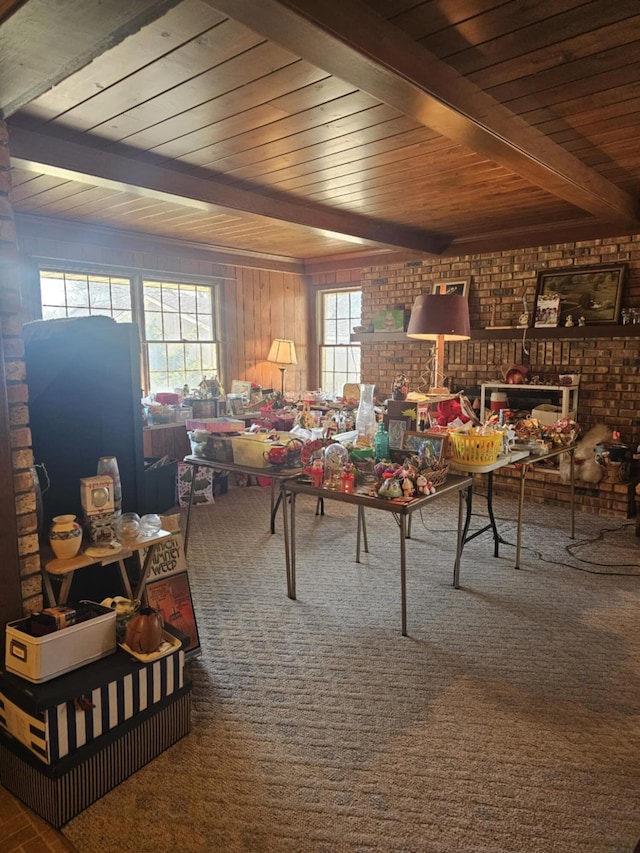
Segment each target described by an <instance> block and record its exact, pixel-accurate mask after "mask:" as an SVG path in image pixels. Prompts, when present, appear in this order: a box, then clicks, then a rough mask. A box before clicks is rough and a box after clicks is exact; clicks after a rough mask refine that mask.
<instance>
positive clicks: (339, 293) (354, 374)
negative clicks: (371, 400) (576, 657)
mask: <svg viewBox="0 0 640 853" xmlns="http://www.w3.org/2000/svg"><path fill="white" fill-rule="evenodd" d="M318 300H319V311H318V315H319V317H320V387H321V388H322V389H323V391H326V392H328V393H329V394H332V395H334V396H341V395H342V389H343V387H344V385H345V383H347V382H355V383H359V382H360V344H353V343H351V331H352V329H353V327H354V326H357V325H359V323H360V319H361V314H362V291H361V290H359V289H358V290H355V289H350V290H346V289H345V290H325V291H322V292H321V293H320V294H319V295H318Z"/></svg>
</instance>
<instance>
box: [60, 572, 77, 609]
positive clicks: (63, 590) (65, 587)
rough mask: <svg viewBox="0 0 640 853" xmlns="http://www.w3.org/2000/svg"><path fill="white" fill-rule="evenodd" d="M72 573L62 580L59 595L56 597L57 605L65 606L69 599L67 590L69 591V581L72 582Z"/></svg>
mask: <svg viewBox="0 0 640 853" xmlns="http://www.w3.org/2000/svg"><path fill="white" fill-rule="evenodd" d="M73 575H74V572H69V574H67V575H65V576H64V577H63V578H62V584H61V586H60V595H59V596H58V604H66V603H67V599H68V598H69V590H70V589H71V581H72V580H73Z"/></svg>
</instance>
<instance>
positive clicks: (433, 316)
mask: <svg viewBox="0 0 640 853" xmlns="http://www.w3.org/2000/svg"><path fill="white" fill-rule="evenodd" d="M407 337H408V338H415V339H417V340H421V341H435V342H436V357H435V361H434V365H433V380H432V385H431V388H430V389H429V394H433V395H443V394H449V393H450V392H449V389H448V388H444V387H443V383H444V342H445V341H465V340H468V339H469V338H470V337H471V327H470V324H469V303H468V301H467V297H466V296H458V295H453V294H445V293H423V294H422V296H418V297H417V298H416V301H415V302H414V303H413V308H412V309H411V317H410V318H409V326H408V328H407Z"/></svg>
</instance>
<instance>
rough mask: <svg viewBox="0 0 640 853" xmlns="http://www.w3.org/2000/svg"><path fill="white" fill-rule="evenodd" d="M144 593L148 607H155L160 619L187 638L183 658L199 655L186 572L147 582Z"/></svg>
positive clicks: (196, 627)
mask: <svg viewBox="0 0 640 853" xmlns="http://www.w3.org/2000/svg"><path fill="white" fill-rule="evenodd" d="M145 593H146V597H147V601H148V603H149V606H150V607H155V608H156V610H159V611H160V613H161V614H162V618H163V619H164V621H165V622H166V623H167V625H171V626H172V627H173V628H176V629H177V630H178V631H181V632H182V633H183V634H186V635H187V636H188V637H189V641H188V643H187V645H186V647H185V650H184V653H185V657H187V658H190V657H195V655H197V654H200V637H199V636H198V626H197V624H196V617H195V613H194V611H193V601H192V599H191V587H190V586H189V575H188V574H187V572H178V573H177V574H172V575H169V576H168V577H166V576H161V577H159V578H158V579H157V580H153V581H147V583H146V585H145Z"/></svg>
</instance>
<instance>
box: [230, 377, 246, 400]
mask: <svg viewBox="0 0 640 853" xmlns="http://www.w3.org/2000/svg"><path fill="white" fill-rule="evenodd" d="M231 393H232V394H239V395H240V396H241V397H242V398H243V399H244V400H246V402H247V403H248V402H249V400H250V399H251V382H244V381H243V380H241V379H233V380H232V382H231Z"/></svg>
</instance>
